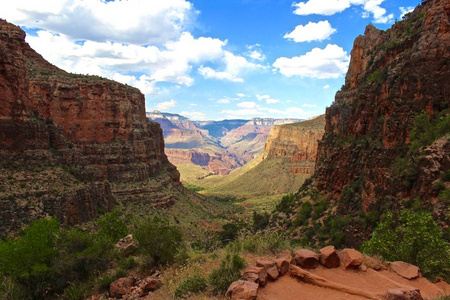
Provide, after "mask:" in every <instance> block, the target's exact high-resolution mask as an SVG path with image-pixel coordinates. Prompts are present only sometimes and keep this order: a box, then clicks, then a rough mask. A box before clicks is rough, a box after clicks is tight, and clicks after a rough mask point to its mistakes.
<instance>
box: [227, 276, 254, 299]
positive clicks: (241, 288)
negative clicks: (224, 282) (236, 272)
mask: <svg viewBox="0 0 450 300" xmlns="http://www.w3.org/2000/svg"><path fill="white" fill-rule="evenodd" d="M257 294H258V284H256V283H254V282H250V281H244V280H238V281H235V282H233V283H232V284H231V285H230V287H229V288H228V290H227V292H226V294H225V296H227V297H229V298H231V299H232V300H254V299H256V296H257Z"/></svg>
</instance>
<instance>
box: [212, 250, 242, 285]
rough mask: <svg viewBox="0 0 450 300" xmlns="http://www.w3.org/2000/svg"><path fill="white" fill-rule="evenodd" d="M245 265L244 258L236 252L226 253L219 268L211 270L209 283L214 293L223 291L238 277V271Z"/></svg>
mask: <svg viewBox="0 0 450 300" xmlns="http://www.w3.org/2000/svg"><path fill="white" fill-rule="evenodd" d="M245 266H246V263H245V260H244V259H243V258H242V257H240V256H239V255H238V254H236V253H227V256H226V257H225V259H224V260H223V261H222V263H221V265H220V268H219V269H216V270H214V271H212V273H211V274H210V276H209V284H210V286H211V288H212V292H213V293H215V294H220V293H225V292H226V291H227V289H228V287H229V286H230V284H231V283H232V282H233V281H236V280H238V279H239V278H240V276H241V275H240V271H241V270H242V269H243V268H244V267H245Z"/></svg>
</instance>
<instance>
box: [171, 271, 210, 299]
mask: <svg viewBox="0 0 450 300" xmlns="http://www.w3.org/2000/svg"><path fill="white" fill-rule="evenodd" d="M207 286H208V285H207V281H206V278H205V277H203V276H201V275H200V274H194V276H192V277H189V278H188V279H186V280H185V281H183V282H182V283H181V284H180V285H179V286H178V287H177V288H176V290H175V293H174V297H175V298H180V297H183V296H187V295H189V294H191V293H198V292H203V291H204V290H206V288H207Z"/></svg>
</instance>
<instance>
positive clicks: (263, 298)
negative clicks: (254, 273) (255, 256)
mask: <svg viewBox="0 0 450 300" xmlns="http://www.w3.org/2000/svg"><path fill="white" fill-rule="evenodd" d="M308 271H310V272H311V273H313V274H315V275H318V276H321V277H323V278H325V279H327V280H329V281H330V282H335V283H339V284H343V285H346V286H349V287H353V288H357V289H360V290H364V291H367V292H370V293H374V294H377V295H380V297H381V296H382V295H385V294H386V291H387V290H388V289H390V288H402V287H413V288H419V289H420V292H421V294H422V297H424V299H433V298H436V297H438V296H440V295H450V285H449V284H447V283H445V282H439V283H437V284H433V283H431V282H430V281H428V280H427V279H425V278H418V279H414V280H407V279H404V278H402V277H400V276H399V275H397V274H395V273H393V272H391V271H380V272H378V271H374V270H372V269H368V270H367V272H363V271H360V270H343V269H341V268H337V269H326V268H324V267H322V266H319V267H318V268H317V269H314V270H308ZM277 299H279V300H289V299H296V300H310V299H317V300H321V299H345V300H347V299H348V300H353V299H355V300H357V299H366V298H364V297H361V296H355V295H350V294H347V293H344V292H341V291H337V290H332V289H327V288H321V287H318V286H315V285H312V284H308V283H305V282H302V281H299V280H297V279H295V278H293V277H291V276H289V275H288V274H287V275H286V276H284V277H282V278H280V279H278V280H277V281H275V282H269V283H268V284H267V285H266V286H265V287H263V288H260V289H259V291H258V300H277Z"/></svg>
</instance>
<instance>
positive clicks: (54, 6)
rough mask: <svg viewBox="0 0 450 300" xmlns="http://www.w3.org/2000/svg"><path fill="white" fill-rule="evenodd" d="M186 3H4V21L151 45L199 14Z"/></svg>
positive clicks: (28, 0) (168, 37) (42, 0)
mask: <svg viewBox="0 0 450 300" xmlns="http://www.w3.org/2000/svg"><path fill="white" fill-rule="evenodd" d="M195 13H196V12H195V11H194V10H193V5H192V3H190V2H188V1H186V0H165V1H159V0H148V1H143V0H127V1H118V0H116V1H109V2H106V1H103V0H89V1H80V0H14V1H2V10H1V14H2V17H3V18H6V19H7V20H8V21H10V22H13V23H15V24H19V25H23V26H27V27H29V28H36V27H38V28H42V29H46V30H49V31H53V32H59V33H62V34H65V35H66V36H68V37H70V38H71V39H80V40H92V41H98V42H106V41H110V40H115V41H120V42H124V43H134V44H149V43H165V42H167V41H168V40H171V39H176V38H177V37H178V36H179V35H180V33H181V32H182V31H183V30H184V29H185V28H186V27H187V26H189V24H190V21H191V20H192V17H193V16H194V15H195Z"/></svg>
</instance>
